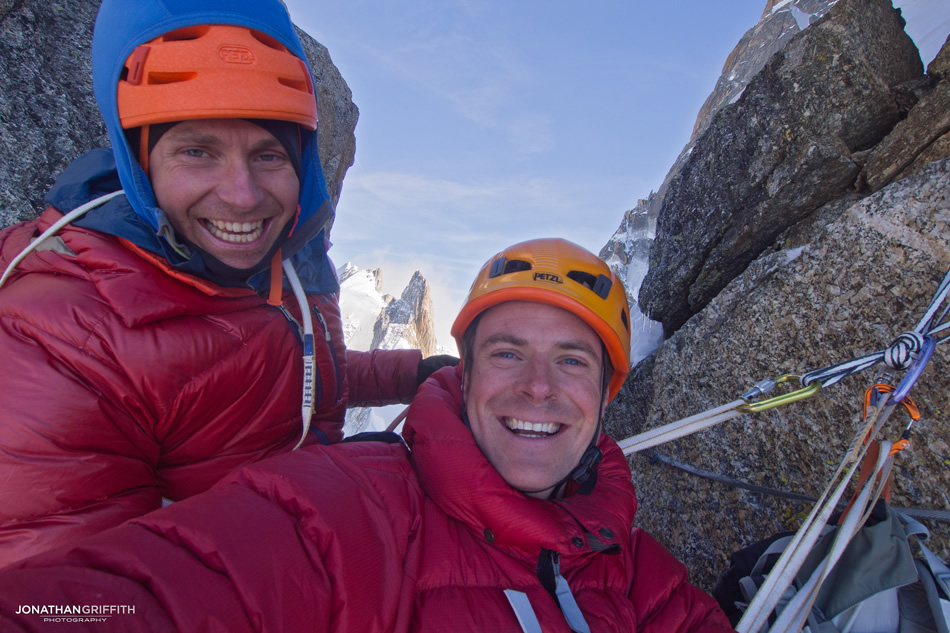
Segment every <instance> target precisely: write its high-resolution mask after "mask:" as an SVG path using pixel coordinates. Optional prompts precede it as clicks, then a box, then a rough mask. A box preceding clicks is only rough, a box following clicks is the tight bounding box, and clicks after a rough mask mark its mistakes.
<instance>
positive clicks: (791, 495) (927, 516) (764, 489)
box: [644, 450, 950, 521]
mask: <svg viewBox="0 0 950 633" xmlns="http://www.w3.org/2000/svg"><path fill="white" fill-rule="evenodd" d="M644 455H645V456H646V457H648V458H649V460H650V463H651V464H655V463H656V462H661V463H663V464H666V465H667V466H671V467H673V468H677V469H679V470H682V471H683V472H686V473H689V474H691V475H696V476H698V477H703V478H705V479H711V480H712V481H718V482H719V483H721V484H725V485H727V486H732V487H733V488H739V489H742V490H748V491H749V492H754V493H758V494H764V495H769V496H771V497H778V498H781V499H789V500H791V501H802V502H805V503H814V502H815V501H818V497H813V496H811V495H803V494H800V493H797V492H788V491H787V490H779V489H778V488H770V487H768V486H760V485H758V484H752V483H749V482H747V481H742V480H741V479H735V478H733V477H730V476H728V475H721V474H719V473H714V472H712V471H711V470H706V469H703V468H699V467H697V466H693V465H691V464H687V463H684V462H681V461H679V460H677V459H674V458H672V457H670V456H668V455H663V454H662V453H658V452H657V451H655V450H649V451H646V452H645V453H644ZM845 506H846V504H844V503H839V504H838V507H839V508H842V509H843V508H844V507H845ZM894 509H895V510H898V511H900V512H901V513H902V514H906V515H907V516H911V517H914V518H915V519H918V520H924V521H950V511H947V510H936V509H931V508H898V507H896V506H894Z"/></svg>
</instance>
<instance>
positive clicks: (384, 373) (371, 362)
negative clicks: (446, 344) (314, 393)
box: [346, 349, 422, 407]
mask: <svg viewBox="0 0 950 633" xmlns="http://www.w3.org/2000/svg"><path fill="white" fill-rule="evenodd" d="M421 361H422V352H420V351H419V350H417V349H394V350H373V351H372V352H359V351H356V350H350V349H348V350H346V374H347V381H348V383H349V403H348V405H347V406H349V407H379V406H383V405H387V404H400V403H401V404H408V403H409V402H410V401H411V400H412V397H413V396H414V395H415V393H416V387H417V386H418V385H417V384H416V375H417V372H418V370H419V363H420V362H421Z"/></svg>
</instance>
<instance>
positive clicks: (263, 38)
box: [251, 29, 287, 52]
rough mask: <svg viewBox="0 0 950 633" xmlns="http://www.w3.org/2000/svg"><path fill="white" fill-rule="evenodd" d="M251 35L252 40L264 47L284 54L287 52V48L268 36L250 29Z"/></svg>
mask: <svg viewBox="0 0 950 633" xmlns="http://www.w3.org/2000/svg"><path fill="white" fill-rule="evenodd" d="M251 35H252V36H254V39H255V40H257V41H258V42H260V43H261V44H263V45H264V46H266V47H267V48H273V49H274V50H275V51H281V52H284V51H286V50H287V47H286V46H284V45H283V44H281V43H280V42H278V41H277V40H275V39H274V38H273V37H271V36H270V35H267V34H266V33H261V32H260V31H255V30H254V29H251Z"/></svg>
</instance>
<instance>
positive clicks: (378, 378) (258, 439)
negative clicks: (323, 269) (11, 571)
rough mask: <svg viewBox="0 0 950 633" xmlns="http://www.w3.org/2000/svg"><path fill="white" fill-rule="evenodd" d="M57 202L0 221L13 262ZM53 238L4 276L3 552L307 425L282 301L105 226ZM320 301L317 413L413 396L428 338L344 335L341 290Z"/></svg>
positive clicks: (256, 452)
mask: <svg viewBox="0 0 950 633" xmlns="http://www.w3.org/2000/svg"><path fill="white" fill-rule="evenodd" d="M59 217H61V214H60V213H59V212H58V211H56V210H55V209H52V208H51V209H49V210H47V211H46V213H44V214H43V215H42V216H41V217H40V218H39V219H37V220H35V221H33V222H27V223H22V224H19V225H15V226H12V227H10V228H8V229H6V230H4V231H3V232H2V233H0V271H2V270H3V269H5V268H6V266H7V265H8V263H9V262H10V261H11V259H12V258H13V257H14V256H16V255H17V254H19V253H20V252H21V251H22V250H23V248H24V247H26V246H27V245H28V244H29V243H30V240H31V239H33V238H34V237H35V236H36V235H37V234H38V233H39V232H41V231H43V230H45V229H46V228H48V227H49V226H50V225H51V224H52V223H53V222H54V221H56V220H57V219H59ZM43 244H44V249H43V250H42V251H41V252H36V253H32V254H31V255H29V256H28V257H27V258H26V259H25V260H24V261H22V262H21V263H20V264H18V266H17V267H16V269H15V271H14V273H13V275H12V276H11V277H10V278H9V279H8V280H7V281H6V283H5V285H4V286H3V288H2V290H0V358H2V359H3V369H2V374H0V566H2V565H4V564H7V563H10V562H12V561H14V560H17V559H19V558H23V557H25V556H28V555H30V554H33V553H36V552H38V551H42V550H45V549H48V548H50V547H53V546H54V545H57V544H60V543H63V542H67V541H72V540H75V539H77V538H80V537H82V536H85V535H88V534H92V533H96V532H99V531H101V530H102V529H104V528H106V527H110V526H113V525H117V524H119V523H121V522H122V521H124V520H126V519H129V518H131V517H135V516H139V515H142V514H145V513H146V512H149V511H151V510H154V509H156V508H158V507H160V505H161V503H162V497H165V498H168V499H171V500H179V499H184V498H186V497H188V496H190V495H193V494H195V493H197V492H201V491H203V490H207V489H208V488H209V487H210V486H211V485H212V484H213V483H215V482H216V481H218V480H219V479H220V478H221V477H222V476H224V475H225V474H226V473H228V472H230V471H232V470H234V469H235V468H238V467H240V466H243V465H245V464H248V463H250V462H253V461H256V460H259V459H261V458H262V457H265V456H267V455H271V454H275V453H280V452H284V451H287V450H289V449H290V448H292V447H293V446H294V444H295V443H296V442H297V440H298V439H299V437H300V433H301V415H300V410H301V393H302V362H301V353H302V352H301V346H300V344H299V343H298V340H297V335H296V333H295V327H296V326H293V327H292V326H291V324H290V322H289V321H288V319H287V318H285V317H284V315H283V314H282V313H281V311H280V310H279V309H277V308H274V307H270V306H268V305H267V304H266V303H265V301H264V299H262V298H261V297H259V296H257V295H256V294H253V293H251V292H250V291H249V290H244V291H242V290H235V289H229V288H223V287H220V286H216V285H214V284H212V283H211V282H208V281H207V280H204V279H199V278H196V277H188V276H184V275H182V274H180V273H176V276H172V274H170V273H169V272H167V271H166V270H163V268H162V267H161V265H160V262H157V258H155V257H150V256H148V255H142V254H140V253H139V252H137V251H133V250H131V248H130V247H126V246H124V245H123V244H122V243H120V241H119V240H118V239H117V238H115V237H112V236H109V235H105V234H102V233H98V232H95V231H90V230H86V229H82V228H78V227H70V226H68V227H66V228H64V229H62V230H61V231H60V232H59V233H58V235H57V237H55V238H53V239H51V240H48V241H47V242H44V243H43ZM146 258H148V259H146ZM156 262H157V263H156ZM310 301H311V303H312V306H313V309H314V310H315V311H316V312H319V315H315V316H322V319H321V318H314V328H315V333H316V336H315V338H316V350H315V355H316V367H317V372H318V374H319V383H318V386H317V394H316V395H315V399H316V400H317V403H316V406H315V410H314V415H313V418H312V428H314V429H319V430H320V431H322V433H323V434H325V436H326V437H327V438H328V439H329V440H330V441H333V442H335V441H339V440H340V439H341V437H342V427H343V417H344V413H345V408H346V406H347V405H348V404H350V405H352V406H358V405H360V404H363V403H373V404H378V403H380V402H389V403H394V402H398V401H403V402H407V401H408V400H409V399H410V398H411V397H412V394H413V393H414V392H415V388H416V384H415V376H416V367H417V366H418V363H419V361H420V360H421V354H420V353H419V352H418V351H416V350H406V351H401V352H385V353H382V354H374V355H370V354H363V353H360V352H345V347H344V341H343V332H342V324H341V320H340V311H339V305H338V302H337V297H336V295H320V296H314V297H311V298H310ZM285 302H286V304H287V306H288V307H289V308H290V309H291V312H293V313H294V314H295V315H297V316H298V318H299V313H298V310H297V306H296V302H295V300H294V298H293V295H292V294H288V296H286V297H285ZM321 324H323V325H321ZM322 327H325V328H328V329H329V333H328V335H326V334H327V333H326V332H325V331H321V328H322ZM348 374H349V375H350V376H351V377H353V376H357V377H358V382H356V384H354V382H353V380H352V379H351V380H350V381H348V380H347V375H348ZM311 436H312V437H311V440H310V441H316V437H313V434H311Z"/></svg>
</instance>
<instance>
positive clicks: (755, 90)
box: [640, 0, 923, 335]
mask: <svg viewBox="0 0 950 633" xmlns="http://www.w3.org/2000/svg"><path fill="white" fill-rule="evenodd" d="M922 73H923V67H922V64H921V62H920V56H919V54H918V53H917V49H916V47H915V46H914V44H913V42H912V41H911V40H910V38H909V37H908V36H907V35H906V34H905V33H904V31H903V22H902V20H901V18H900V14H899V12H898V11H896V10H895V9H893V8H892V7H891V4H890V2H889V1H888V0H870V1H868V2H855V1H853V0H839V2H838V3H837V4H836V5H835V8H834V9H833V10H832V11H831V12H830V13H829V14H828V15H826V16H825V17H824V18H822V19H821V20H819V21H818V22H816V23H815V24H813V25H811V26H810V27H809V28H807V29H806V30H804V31H802V32H801V33H799V34H798V35H796V36H795V37H793V38H792V39H791V40H790V41H789V42H788V44H787V45H786V47H785V48H784V49H782V51H780V52H779V53H777V54H775V55H774V56H773V57H772V59H771V60H769V62H768V63H767V64H766V65H765V67H764V68H763V69H762V71H761V72H759V74H757V75H756V76H755V77H754V78H753V79H752V80H751V81H750V82H749V85H748V86H747V87H746V89H745V91H744V92H743V93H742V96H741V97H740V98H739V99H738V101H736V102H735V103H733V104H730V105H728V106H725V107H723V108H722V109H720V110H719V111H718V112H717V113H716V114H715V115H714V116H713V117H712V120H711V121H710V123H709V126H708V128H707V129H706V131H705V132H704V133H703V134H702V135H701V136H700V137H699V138H698V139H697V140H696V142H695V144H694V146H693V147H692V150H691V152H690V154H689V156H688V157H686V159H685V161H684V164H683V166H682V168H681V169H680V171H679V172H678V173H677V174H675V175H674V176H673V179H672V180H671V181H670V182H669V185H668V189H667V191H666V195H665V198H664V200H663V206H662V211H661V212H660V215H659V216H658V220H657V236H656V240H655V242H654V244H653V248H652V250H651V252H650V272H649V273H648V274H647V277H646V279H645V280H644V282H643V285H642V286H641V288H640V308H641V310H643V312H644V313H646V314H647V315H648V316H650V317H651V318H653V319H655V320H658V321H661V322H662V323H663V327H664V330H665V331H666V333H667V335H669V334H672V333H673V332H674V331H676V330H677V329H678V328H679V327H680V326H681V325H683V323H685V322H686V320H687V319H689V317H690V316H692V315H693V314H695V313H696V312H698V311H699V310H701V309H702V308H703V307H704V306H705V305H706V304H707V303H708V302H709V301H710V300H711V299H712V298H713V297H714V296H716V294H717V293H718V292H719V291H721V290H722V289H723V288H724V287H725V285H726V284H727V283H728V282H729V280H730V279H732V278H733V277H735V276H736V275H737V274H739V273H740V272H741V271H742V270H744V269H745V267H746V266H748V265H749V263H750V262H751V261H752V260H753V259H754V258H755V257H756V256H757V255H758V253H760V252H762V250H764V249H765V248H766V247H767V246H768V245H769V244H771V243H772V242H773V241H774V240H775V238H776V237H777V236H778V235H779V234H780V233H781V232H782V231H784V230H785V229H787V228H788V227H790V226H792V225H793V224H795V223H796V222H798V221H800V220H802V219H803V218H805V217H806V216H807V215H809V214H810V213H812V212H813V211H815V210H816V209H818V208H819V207H820V206H822V205H823V204H825V203H827V202H828V201H830V200H833V199H835V198H838V197H840V196H841V195H842V194H843V193H845V192H847V191H849V190H850V189H851V188H852V186H853V184H854V181H855V178H856V176H857V175H858V172H859V171H860V169H861V166H860V164H859V163H858V159H857V157H855V156H854V154H855V153H857V152H861V151H863V150H868V149H870V148H871V147H873V146H874V145H876V144H877V143H878V142H880V141H881V139H883V138H884V137H885V136H886V135H887V134H888V132H890V130H891V129H892V128H893V127H894V125H895V124H896V123H897V122H898V120H900V118H901V116H902V114H904V113H903V112H902V111H901V109H900V108H899V106H898V102H897V99H896V96H895V87H896V86H899V85H900V84H903V83H906V82H909V81H912V80H915V79H919V78H920V77H921V75H922ZM686 245H689V247H688V248H687V247H685V246H686Z"/></svg>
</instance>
